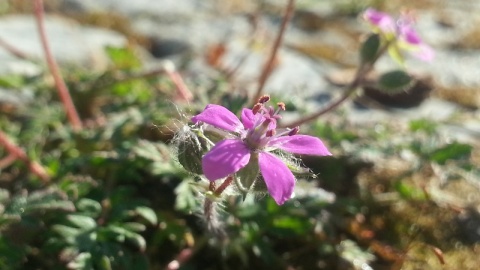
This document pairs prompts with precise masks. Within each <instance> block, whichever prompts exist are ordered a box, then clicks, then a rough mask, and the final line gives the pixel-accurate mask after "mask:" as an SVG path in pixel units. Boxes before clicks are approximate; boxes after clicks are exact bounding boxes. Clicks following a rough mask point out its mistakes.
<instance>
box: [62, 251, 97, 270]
mask: <svg viewBox="0 0 480 270" xmlns="http://www.w3.org/2000/svg"><path fill="white" fill-rule="evenodd" d="M67 267H68V268H69V269H75V270H90V269H93V263H92V254H91V253H90V252H82V253H80V254H78V256H77V257H75V259H74V260H73V261H71V262H69V263H68V264H67Z"/></svg>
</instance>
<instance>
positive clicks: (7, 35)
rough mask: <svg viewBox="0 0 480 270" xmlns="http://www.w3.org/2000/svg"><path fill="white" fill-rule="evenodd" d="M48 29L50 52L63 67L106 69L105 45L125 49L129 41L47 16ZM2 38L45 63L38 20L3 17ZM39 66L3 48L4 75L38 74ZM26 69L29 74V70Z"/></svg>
mask: <svg viewBox="0 0 480 270" xmlns="http://www.w3.org/2000/svg"><path fill="white" fill-rule="evenodd" d="M45 28H46V34H47V37H48V41H49V44H50V49H51V51H52V53H53V55H54V57H55V58H56V59H57V61H59V63H61V64H73V65H81V66H84V67H88V68H93V69H103V68H105V67H106V65H107V64H108V61H107V57H106V54H105V52H104V47H105V46H119V47H122V46H125V45H126V39H125V37H123V36H122V35H120V34H118V33H115V32H113V31H110V30H106V29H100V28H94V27H87V26H81V25H79V24H78V23H76V22H73V21H70V20H68V19H65V18H61V17H56V16H47V17H46V19H45ZM0 39H2V40H4V41H5V42H8V43H9V44H10V45H12V46H14V47H15V48H16V49H18V50H20V51H22V52H24V53H25V54H26V55H28V56H29V57H32V58H34V59H41V60H42V61H43V59H44V55H43V49H42V46H41V43H40V39H39V35H38V32H37V26H36V23H35V19H34V17H32V16H27V15H10V16H4V17H0ZM32 69H35V66H34V65H33V66H32V65H31V64H27V63H26V62H25V61H24V60H19V59H17V58H15V57H14V56H13V55H12V54H11V53H9V52H8V51H6V50H5V49H4V48H2V47H0V72H2V73H5V72H7V73H8V72H16V71H18V70H24V72H27V73H28V72H34V70H33V71H32ZM25 70H26V71H25Z"/></svg>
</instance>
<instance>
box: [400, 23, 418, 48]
mask: <svg viewBox="0 0 480 270" xmlns="http://www.w3.org/2000/svg"><path fill="white" fill-rule="evenodd" d="M398 31H399V34H400V37H401V38H402V39H404V40H405V42H407V43H409V44H412V45H420V44H421V43H422V40H421V39H420V36H419V35H418V33H417V31H416V30H415V29H414V28H413V27H412V25H411V24H405V25H401V26H399V29H398Z"/></svg>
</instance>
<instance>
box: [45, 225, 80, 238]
mask: <svg viewBox="0 0 480 270" xmlns="http://www.w3.org/2000/svg"><path fill="white" fill-rule="evenodd" d="M52 231H54V232H56V233H58V234H59V235H60V236H62V237H63V238H68V237H76V236H77V235H79V234H80V233H81V232H82V231H81V230H80V229H78V228H73V227H69V226H65V225H61V224H57V225H53V226H52Z"/></svg>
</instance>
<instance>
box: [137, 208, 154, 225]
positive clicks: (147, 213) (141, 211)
mask: <svg viewBox="0 0 480 270" xmlns="http://www.w3.org/2000/svg"><path fill="white" fill-rule="evenodd" d="M134 211H135V213H136V214H137V215H139V216H141V217H143V218H144V219H145V220H146V221H148V222H150V224H152V225H156V224H157V222H158V220H157V214H155V211H153V210H152V209H151V208H149V207H146V206H138V207H136V208H135V210H134Z"/></svg>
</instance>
